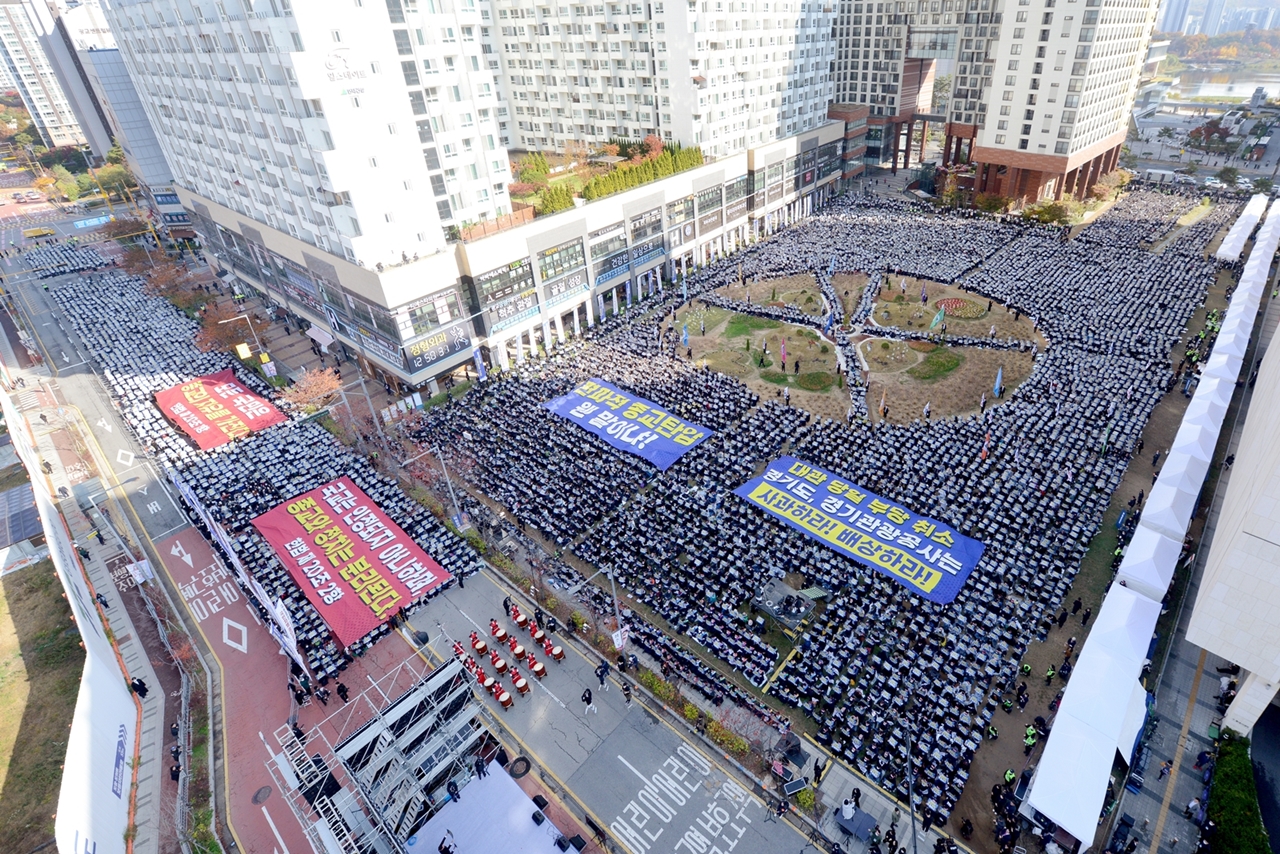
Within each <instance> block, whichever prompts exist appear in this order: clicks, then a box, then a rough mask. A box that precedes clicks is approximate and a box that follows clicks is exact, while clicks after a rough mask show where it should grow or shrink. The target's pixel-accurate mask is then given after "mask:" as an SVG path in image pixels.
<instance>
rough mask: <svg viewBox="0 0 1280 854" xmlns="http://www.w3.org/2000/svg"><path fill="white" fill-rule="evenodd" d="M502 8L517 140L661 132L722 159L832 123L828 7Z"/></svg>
mask: <svg viewBox="0 0 1280 854" xmlns="http://www.w3.org/2000/svg"><path fill="white" fill-rule="evenodd" d="M495 8H496V14H497V21H496V28H495V30H494V32H493V36H494V37H495V40H496V43H497V44H498V45H500V50H499V51H497V52H496V53H497V55H498V56H500V57H501V67H502V72H503V76H504V83H505V87H506V92H507V97H508V99H509V100H510V106H511V110H512V132H511V135H510V139H511V144H512V145H513V146H514V147H517V148H530V149H535V148H541V149H547V148H555V149H564V148H565V147H566V146H568V145H571V144H573V143H585V144H587V145H593V144H595V145H598V144H600V143H604V142H607V141H608V140H609V139H611V138H615V137H616V138H631V139H639V138H642V137H644V136H647V135H649V134H657V135H658V136H660V137H661V138H662V139H663V140H664V141H667V142H677V143H680V144H683V145H698V146H701V147H702V150H703V151H704V152H705V153H706V154H707V155H708V156H711V157H722V156H725V155H729V154H734V153H738V152H742V151H745V150H746V149H747V148H749V147H750V146H753V145H760V144H764V143H767V142H769V141H771V140H774V139H780V138H783V137H787V136H793V135H795V134H797V133H802V132H804V131H806V130H811V129H812V128H815V127H817V126H818V125H820V124H823V123H825V122H826V109H827V106H828V105H829V104H830V103H831V101H832V97H833V91H834V90H833V87H832V80H831V63H832V61H833V59H834V57H835V38H834V35H833V30H832V24H833V20H834V15H833V8H834V7H833V6H832V5H831V4H830V3H827V4H823V3H822V2H819V0H813V2H799V0H783V2H774V3H769V2H767V0H755V2H744V1H743V0H699V1H698V2H686V1H685V0H656V2H643V3H640V2H625V1H624V2H607V3H601V4H590V3H588V4H585V5H584V4H581V3H574V4H569V5H558V6H557V5H550V4H547V5H540V4H538V3H535V2H533V0H523V1H522V2H518V3H514V4H505V3H504V4H501V5H497V4H495Z"/></svg>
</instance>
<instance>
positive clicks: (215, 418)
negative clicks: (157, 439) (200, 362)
mask: <svg viewBox="0 0 1280 854" xmlns="http://www.w3.org/2000/svg"><path fill="white" fill-rule="evenodd" d="M156 405H157V406H159V407H160V409H161V410H162V411H163V412H164V414H165V415H166V416H168V417H169V418H170V419H171V420H172V421H173V422H174V423H175V424H177V425H178V427H179V428H180V429H181V430H182V431H183V432H184V433H186V434H187V435H188V436H190V437H191V438H192V439H193V440H194V441H195V443H196V444H197V445H199V446H200V447H201V448H202V449H204V450H208V449H210V448H216V447H217V446H219V445H223V444H226V443H227V442H229V441H231V440H232V439H241V438H243V437H245V436H248V435H249V434H251V433H253V432H255V431H257V430H262V429H264V428H266V427H270V426H271V425H272V424H279V423H280V422H281V421H283V420H285V417H284V415H283V413H281V412H280V410H278V409H276V408H275V407H274V406H272V405H271V404H270V403H269V402H267V401H266V400H263V399H262V398H261V397H259V396H258V395H256V394H254V393H253V392H251V391H249V389H247V388H245V387H244V386H243V385H242V384H241V383H240V382H239V381H238V380H236V378H235V374H234V373H233V372H232V371H231V370H230V369H228V370H225V371H219V372H218V373H216V374H210V375H208V376H204V377H196V378H195V379H193V380H190V381H188V382H185V383H182V384H180V385H176V386H173V387H172V388H167V389H165V390H164V391H161V392H158V393H157V394H156Z"/></svg>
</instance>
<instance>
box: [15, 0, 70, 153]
mask: <svg viewBox="0 0 1280 854" xmlns="http://www.w3.org/2000/svg"><path fill="white" fill-rule="evenodd" d="M32 12H33V9H31V8H28V4H27V3H25V2H23V0H0V59H3V60H4V64H5V68H6V69H7V70H8V72H9V77H10V78H11V79H12V80H13V85H14V86H15V87H16V88H17V90H18V94H19V95H21V96H22V103H23V104H24V105H26V108H27V112H29V113H30V114H31V121H32V123H33V124H34V125H35V126H36V129H37V130H39V131H40V135H41V136H42V137H43V138H44V142H45V144H46V145H48V146H50V147H56V146H61V145H84V144H85V142H86V141H87V140H86V138H85V135H84V132H83V131H82V130H81V128H80V122H79V121H78V120H77V118H76V114H75V112H74V111H73V110H72V109H71V104H70V102H69V101H68V100H67V95H66V92H64V91H63V88H62V84H61V82H60V81H59V80H58V75H57V73H56V72H55V71H54V68H53V65H52V64H51V63H50V62H49V59H48V57H47V56H46V55H45V48H44V45H43V44H42V43H41V36H42V34H43V29H42V27H41V25H40V21H39V19H38V17H33V14H32Z"/></svg>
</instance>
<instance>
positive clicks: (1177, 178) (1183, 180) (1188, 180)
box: [1173, 175, 1196, 184]
mask: <svg viewBox="0 0 1280 854" xmlns="http://www.w3.org/2000/svg"><path fill="white" fill-rule="evenodd" d="M1195 182H1196V179H1195V178H1192V177H1191V176H1190V175H1174V176H1173V183H1175V184H1194V183H1195Z"/></svg>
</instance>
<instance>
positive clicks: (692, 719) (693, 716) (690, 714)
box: [684, 703, 702, 724]
mask: <svg viewBox="0 0 1280 854" xmlns="http://www.w3.org/2000/svg"><path fill="white" fill-rule="evenodd" d="M700 717H702V710H701V709H699V708H698V707H697V706H695V705H694V704H693V703H685V704H684V719H685V720H686V721H688V722H689V723H691V724H696V723H697V722H698V718H700Z"/></svg>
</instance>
